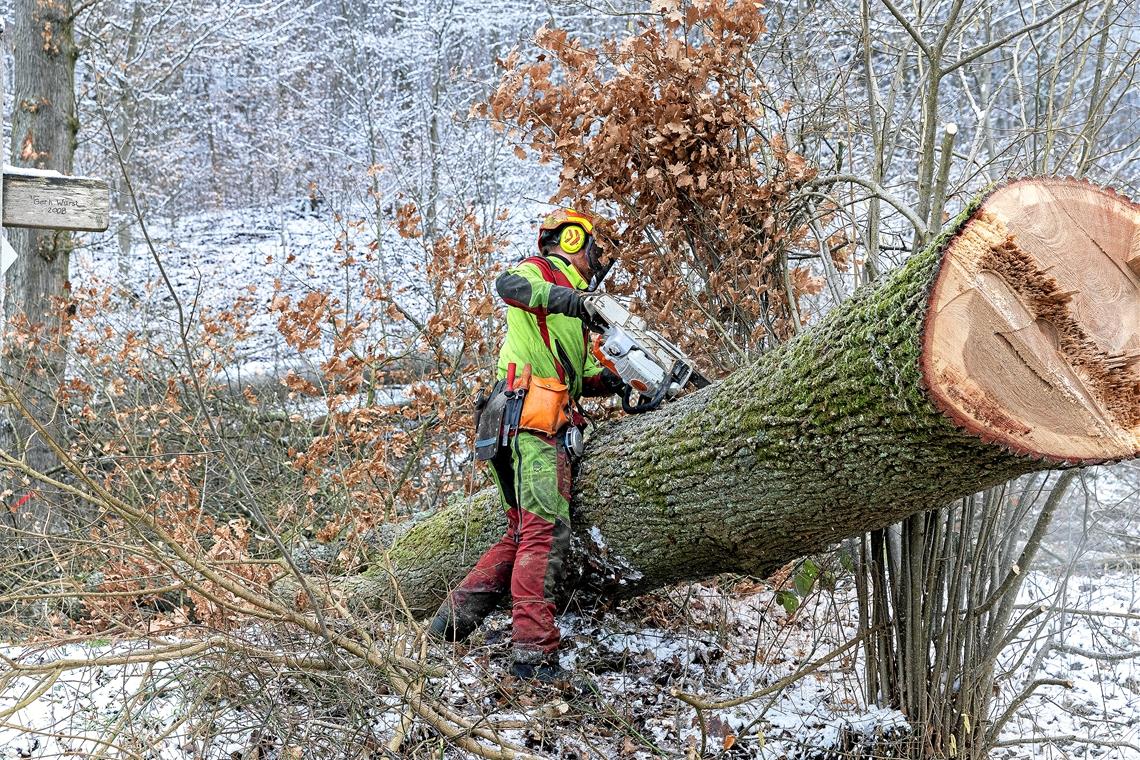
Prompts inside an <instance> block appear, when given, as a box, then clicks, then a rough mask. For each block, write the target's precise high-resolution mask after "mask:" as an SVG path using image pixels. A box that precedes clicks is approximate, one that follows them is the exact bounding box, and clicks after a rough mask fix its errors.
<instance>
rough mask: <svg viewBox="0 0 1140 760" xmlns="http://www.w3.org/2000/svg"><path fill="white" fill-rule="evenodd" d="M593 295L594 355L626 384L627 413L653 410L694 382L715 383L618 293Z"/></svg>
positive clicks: (701, 385) (700, 385) (699, 385)
mask: <svg viewBox="0 0 1140 760" xmlns="http://www.w3.org/2000/svg"><path fill="white" fill-rule="evenodd" d="M587 298H588V299H589V308H590V311H591V312H592V316H593V319H592V320H591V321H592V322H593V324H592V328H593V330H594V331H595V332H597V333H599V334H598V335H597V336H596V337H595V338H594V343H593V349H592V350H593V354H594V357H595V358H596V359H597V360H598V363H599V364H601V365H602V366H603V367H606V368H607V369H609V370H610V371H611V372H613V373H614V374H615V375H617V376H618V377H620V378H621V380H622V382H623V383H624V384H625V387H624V388H623V391H622V399H621V408H622V409H624V410H625V412H626V413H627V414H640V413H641V412H651V411H653V410H654V409H656V408H657V407H659V406H661V403H662V402H663V401H665V400H666V399H671V398H674V397H675V396H676V395H677V394H679V393H680V392H681V391H682V390H683V389H685V388H686V387H688V386H692V387H694V388H704V387H705V386H706V385H708V384H709V381H708V379H707V378H706V377H705V376H704V375H702V374H701V373H700V372H698V371H697V370H696V368H695V367H694V366H693V361H692V360H691V359H690V358H689V357H688V356H686V355H685V354H684V352H682V351H681V349H679V348H677V346H675V345H673V344H672V343H670V342H669V341H668V340H666V339H665V338H663V337H662V336H661V335H660V334H658V333H656V332H654V331H653V330H650V329H649V327H648V326H647V325H646V324H645V320H643V319H642V318H641V317H638V316H635V315H633V314H630V313H629V310H628V309H626V308H625V307H624V306H623V305H622V304H621V303H620V302H618V300H617V299H615V298H614V297H613V296H610V295H607V294H605V293H597V292H594V293H591V294H590V295H589V296H587ZM635 394H636V395H637V396H638V398H637V401H636V402H635V401H634V398H633V397H634V395H635Z"/></svg>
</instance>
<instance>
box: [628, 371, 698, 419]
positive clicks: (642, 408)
mask: <svg viewBox="0 0 1140 760" xmlns="http://www.w3.org/2000/svg"><path fill="white" fill-rule="evenodd" d="M684 366H685V365H684V363H683V362H681V361H675V362H673V367H672V368H671V369H670V370H669V375H668V377H666V378H665V380H664V381H663V382H662V383H661V387H660V388H658V389H657V392H656V393H654V394H653V398H651V399H649V400H648V401H643V402H641V403H639V404H635V403H633V391H634V389H633V388H632V387H631V386H629V385H627V386H625V390H624V391H622V394H621V408H622V411H624V412H625V413H626V414H641V413H643V412H652V411H653V410H654V409H656V408H657V407H659V406H661V402H662V401H664V400H665V394H666V393H668V392H669V386H670V385H671V384H672V383H673V382H674V381H675V380H676V379H677V375H678V370H679V369H682V368H684ZM643 398H644V397H643Z"/></svg>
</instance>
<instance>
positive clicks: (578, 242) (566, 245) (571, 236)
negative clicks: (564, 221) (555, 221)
mask: <svg viewBox="0 0 1140 760" xmlns="http://www.w3.org/2000/svg"><path fill="white" fill-rule="evenodd" d="M588 237H589V235H588V234H587V233H586V230H584V229H583V228H582V227H580V226H578V225H577V224H568V225H566V226H565V227H563V228H562V232H561V234H559V235H558V247H559V248H561V249H562V252H563V253H570V254H574V253H577V252H578V251H580V250H582V247H583V246H584V245H586V239H587V238H588Z"/></svg>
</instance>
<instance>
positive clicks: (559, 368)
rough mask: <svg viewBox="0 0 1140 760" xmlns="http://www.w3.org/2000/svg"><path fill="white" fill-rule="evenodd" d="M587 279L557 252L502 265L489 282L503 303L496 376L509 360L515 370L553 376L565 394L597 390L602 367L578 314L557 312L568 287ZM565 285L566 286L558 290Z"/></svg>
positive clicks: (577, 287) (502, 373)
mask: <svg viewBox="0 0 1140 760" xmlns="http://www.w3.org/2000/svg"><path fill="white" fill-rule="evenodd" d="M587 287H588V284H587V283H586V281H585V280H583V279H582V277H581V275H579V274H578V271H577V270H576V269H574V267H573V266H571V265H570V263H569V262H567V261H566V260H565V259H563V258H562V257H560V256H557V255H548V256H533V257H531V258H529V259H525V260H523V261H522V262H520V263H519V264H517V265H516V266H514V267H512V268H510V269H508V270H507V271H506V272H504V273H503V274H502V275H500V276H499V279H498V280H497V281H496V282H495V288H496V290H497V291H498V293H499V296H500V297H501V298H502V299H503V300H504V301H506V303H507V337H506V340H505V341H504V342H503V347H502V349H500V351H499V364H498V369H497V375H498V378H499V379H500V380H501V379H503V378H504V377H506V376H507V365H509V364H511V363H514V365H515V369H516V371H517V372H518V373H521V372H522V369H523V366H525V365H527V364H529V365H530V367H531V372H532V373H533V374H534V375H535V376H536V377H557V378H559V379H560V380H562V381H563V382H564V383H566V385H567V387H568V388H569V389H570V395H571V397H573V398H575V399H577V398H579V397H581V396H582V395H583V392H585V394H586V395H599V394H600V393H606V392H609V391H607V390H606V389H605V388H604V387H602V385H601V383H600V380H601V377H600V376H601V373H602V367H601V365H599V364H598V362H597V360H595V359H594V356H593V354H592V353H591V352H590V351H589V343H588V341H589V338H588V333H587V331H586V327H585V325H583V324H582V321H581V320H580V319H576V318H574V317H569V316H566V315H565V314H562V313H559V312H561V311H562V310H563V309H564V308H565V306H566V304H567V301H568V297H570V296H573V291H574V290H585V289H586V288H587ZM563 288H569V289H570V290H569V291H565V290H562V289H563Z"/></svg>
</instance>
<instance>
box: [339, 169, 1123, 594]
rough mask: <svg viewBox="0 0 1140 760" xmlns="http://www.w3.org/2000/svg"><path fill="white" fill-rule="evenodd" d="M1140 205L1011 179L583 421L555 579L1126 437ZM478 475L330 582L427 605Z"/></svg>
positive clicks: (472, 512) (1002, 476)
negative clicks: (918, 236) (901, 254)
mask: <svg viewBox="0 0 1140 760" xmlns="http://www.w3.org/2000/svg"><path fill="white" fill-rule="evenodd" d="M1138 240H1140V208H1138V207H1137V205H1136V204H1134V203H1132V202H1130V201H1128V200H1126V199H1124V198H1122V197H1120V196H1118V195H1116V194H1115V193H1114V192H1112V191H1109V190H1102V189H1100V188H1097V187H1095V186H1093V185H1090V184H1088V183H1085V182H1081V181H1077V180H1068V179H1054V178H1041V179H1028V180H1020V181H1017V182H1013V183H1011V184H1009V185H1006V186H1004V187H1001V188H998V189H997V190H995V191H993V192H992V193H990V194H989V195H988V196H987V197H985V198H984V199H982V200H979V201H976V202H975V203H973V204H971V205H970V207H969V208H967V209H966V210H965V211H964V212H963V213H962V214H961V215H959V217H958V218H957V219H955V220H953V221H952V222H950V224H949V225H947V227H946V229H945V230H944V231H943V232H942V233H941V235H940V236H939V237H938V239H936V240H935V241H934V242H933V243H932V244H931V245H930V246H929V247H927V248H926V249H925V250H923V251H921V252H918V253H916V254H915V255H914V256H912V257H911V258H910V259H909V260H908V261H907V262H906V264H905V265H904V266H902V267H900V268H899V269H898V270H896V271H894V272H892V273H890V274H889V275H888V276H886V277H884V278H883V279H882V281H880V282H878V283H875V284H873V285H872V286H869V287H865V288H862V289H860V290H859V291H858V292H857V293H856V294H855V295H854V296H852V297H851V298H850V299H848V300H847V301H846V302H844V303H843V304H841V305H840V306H838V307H836V308H835V309H834V310H832V311H831V312H830V313H829V314H828V315H827V316H826V317H825V318H824V319H822V320H821V321H820V322H819V324H817V325H815V326H814V327H812V328H811V329H808V330H805V331H804V332H803V333H801V334H800V335H799V336H797V337H796V338H795V339H794V340H792V341H789V342H788V343H786V344H784V345H782V346H780V347H778V348H776V349H774V350H772V351H770V352H768V353H767V354H765V355H763V356H761V357H759V358H758V359H757V360H756V361H755V362H754V363H753V364H751V365H749V366H747V367H744V368H742V369H741V370H739V371H737V372H736V373H734V374H733V375H731V376H730V377H728V378H726V379H724V380H722V381H721V382H719V383H717V384H715V385H713V386H710V387H708V388H705V389H703V390H701V391H698V392H696V393H693V394H690V395H689V396H687V397H685V398H682V399H680V400H678V401H675V402H673V403H672V404H668V405H666V406H664V407H662V408H661V409H660V410H659V411H657V412H654V413H652V414H645V415H637V416H634V417H627V418H625V419H622V420H620V421H618V422H616V423H613V424H610V425H607V426H604V427H603V428H601V429H599V430H598V431H597V432H596V433H595V434H594V435H592V436H591V437H590V440H589V443H588V446H587V450H586V456H585V459H584V460H583V462H582V464H581V467H580V470H579V472H578V473H577V475H576V478H575V483H574V498H573V512H572V521H573V526H574V531H575V535H576V537H577V541H576V542H575V546H576V547H577V548H578V556H577V558H576V565H575V567H574V568H573V570H574V571H575V572H576V573H577V575H576V576H575V577H573V578H572V579H570V580H569V581H568V583H567V584H566V585H567V590H568V591H569V592H570V593H572V594H574V595H576V598H578V599H581V598H583V597H590V596H595V597H598V596H600V597H608V598H614V597H626V596H633V595H636V594H639V593H641V592H644V591H647V590H650V589H652V588H655V587H658V586H662V585H665V584H669V583H675V582H680V581H688V580H696V579H700V578H704V577H708V576H710V575H714V574H716V573H720V572H738V573H748V574H753V575H765V574H767V573H769V572H771V571H772V570H774V569H776V568H778V567H780V566H781V565H783V564H785V563H786V562H788V561H790V560H793V559H797V558H799V557H802V556H805V555H807V554H810V553H813V552H817V551H820V550H822V549H825V548H826V547H828V546H830V545H833V544H834V543H836V542H838V541H840V540H842V539H844V538H847V537H850V536H855V535H859V534H860V533H863V532H865V531H867V530H873V529H878V528H883V527H885V526H887V525H890V524H892V523H894V522H897V521H899V520H901V519H903V518H904V517H907V516H909V515H912V514H915V513H917V512H921V511H923V510H927V509H931V508H934V507H938V506H941V505H943V504H945V503H947V502H949V501H951V500H953V499H956V498H959V497H962V496H965V495H968V494H971V493H974V492H976V491H979V490H982V489H984V488H987V487H989V486H992V485H996V484H998V483H1001V482H1004V481H1005V480H1008V479H1009V478H1012V477H1015V476H1017V475H1021V474H1024V473H1026V472H1030V471H1033V470H1041V469H1048V468H1052V467H1057V466H1066V465H1076V464H1085V463H1092V462H1106V461H1112V460H1120V459H1126V458H1130V457H1135V456H1138V455H1140V362H1138V361H1137V358H1138V355H1140V263H1138V257H1140V244H1138V242H1137V241H1138ZM505 522H506V521H505V519H504V518H503V515H502V510H501V508H500V507H499V505H498V500H497V499H495V498H494V497H493V496H492V495H491V494H490V493H487V492H484V493H483V494H480V495H476V496H475V497H472V498H470V499H467V500H464V501H460V502H457V503H455V504H454V505H452V506H451V507H449V508H448V509H445V510H442V511H441V512H439V513H437V514H436V515H433V516H432V517H430V518H429V519H427V520H424V521H422V522H420V523H418V524H416V525H415V526H414V527H412V528H411V529H410V530H409V531H408V532H407V533H405V534H404V535H403V536H402V537H401V538H400V540H398V541H397V542H396V543H395V545H394V546H392V548H391V551H390V552H389V553H388V555H387V557H386V558H385V559H384V560H383V561H378V562H377V563H376V568H375V570H372V571H369V572H367V573H365V574H364V575H362V576H356V577H353V578H344V579H341V584H342V588H343V589H345V590H347V591H349V592H350V593H354V594H355V595H356V596H357V597H358V598H360V599H362V600H363V601H367V602H372V603H386V602H388V601H390V600H391V599H392V591H393V586H394V585H398V586H399V588H400V591H401V593H402V597H401V599H402V601H404V602H406V603H407V605H408V607H409V608H410V609H412V610H414V611H417V612H428V611H431V610H432V609H434V607H435V605H436V604H437V603H438V602H439V600H440V598H441V597H442V596H443V594H444V593H446V591H447V589H448V588H449V587H450V586H451V585H452V584H454V583H456V582H457V581H458V580H459V579H460V578H462V576H463V574H464V573H465V572H466V571H467V570H468V568H469V567H470V566H471V564H472V563H473V562H474V561H475V559H476V558H477V557H478V556H479V555H480V554H481V553H482V552H483V551H484V550H485V549H486V548H487V546H489V545H490V544H491V543H492V542H493V541H494V540H495V539H496V538H497V537H498V535H500V534H501V533H502V531H503V529H504V526H505Z"/></svg>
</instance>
